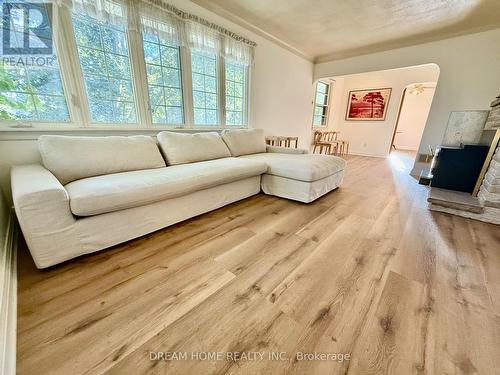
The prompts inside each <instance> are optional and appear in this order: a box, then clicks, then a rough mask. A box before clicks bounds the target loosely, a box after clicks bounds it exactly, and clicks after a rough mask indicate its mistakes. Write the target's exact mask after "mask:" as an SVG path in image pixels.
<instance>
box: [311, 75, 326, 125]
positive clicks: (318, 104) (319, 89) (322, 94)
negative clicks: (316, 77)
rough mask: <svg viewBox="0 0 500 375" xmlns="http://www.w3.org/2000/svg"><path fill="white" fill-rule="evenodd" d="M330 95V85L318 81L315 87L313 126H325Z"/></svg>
mask: <svg viewBox="0 0 500 375" xmlns="http://www.w3.org/2000/svg"><path fill="white" fill-rule="evenodd" d="M329 95H330V85H329V84H328V83H325V82H321V81H318V84H317V85H316V97H315V100H314V114H313V125H314V126H326V125H327V121H328V103H329V100H328V99H329Z"/></svg>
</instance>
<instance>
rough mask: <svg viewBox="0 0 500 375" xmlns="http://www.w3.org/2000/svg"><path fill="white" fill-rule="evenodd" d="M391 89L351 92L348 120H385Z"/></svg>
mask: <svg viewBox="0 0 500 375" xmlns="http://www.w3.org/2000/svg"><path fill="white" fill-rule="evenodd" d="M390 96H391V89H387V88H386V89H376V90H355V91H350V92H349V104H348V107H347V113H346V118H345V119H346V120H357V121H383V120H385V113H386V111H387V105H388V103H389V97H390Z"/></svg>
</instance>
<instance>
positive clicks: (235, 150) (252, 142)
mask: <svg viewBox="0 0 500 375" xmlns="http://www.w3.org/2000/svg"><path fill="white" fill-rule="evenodd" d="M222 139H223V140H224V142H226V145H227V147H228V148H229V151H231V155H233V156H240V155H249V154H257V153H259V152H266V139H265V137H264V130H262V129H243V130H224V131H223V132H222Z"/></svg>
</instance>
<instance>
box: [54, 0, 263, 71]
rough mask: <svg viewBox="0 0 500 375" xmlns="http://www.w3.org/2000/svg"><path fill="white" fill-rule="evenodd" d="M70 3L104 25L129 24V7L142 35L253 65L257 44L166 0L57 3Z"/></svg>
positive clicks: (62, 0) (135, 26)
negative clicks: (139, 23)
mask: <svg viewBox="0 0 500 375" xmlns="http://www.w3.org/2000/svg"><path fill="white" fill-rule="evenodd" d="M55 1H60V2H66V1H68V2H71V1H72V6H73V11H76V12H78V13H83V14H86V15H88V16H90V17H93V18H96V19H98V20H101V21H104V22H110V23H112V24H115V25H123V26H125V27H128V28H129V29H130V30H135V31H136V30H137V28H138V25H127V5H129V6H132V7H134V8H135V9H137V10H138V12H139V15H140V20H141V26H140V28H141V30H142V32H145V33H148V34H153V35H158V36H160V37H161V38H162V39H164V40H167V41H169V42H171V43H172V44H174V45H177V46H186V47H188V48H191V49H195V50H199V51H203V52H208V53H214V54H216V55H218V56H221V57H223V58H225V59H228V60H231V61H232V62H236V63H239V64H242V65H246V66H248V65H251V64H252V63H253V53H254V46H255V43H253V42H251V41H249V40H247V39H245V38H242V37H240V36H238V35H236V34H234V33H232V32H230V31H228V30H226V29H224V28H223V27H220V26H218V25H215V24H212V23H210V22H208V21H206V20H204V19H201V18H199V17H197V16H195V15H192V14H189V13H186V12H183V11H181V10H179V9H177V8H175V7H174V6H172V5H170V4H168V3H166V2H164V1H163V0H55Z"/></svg>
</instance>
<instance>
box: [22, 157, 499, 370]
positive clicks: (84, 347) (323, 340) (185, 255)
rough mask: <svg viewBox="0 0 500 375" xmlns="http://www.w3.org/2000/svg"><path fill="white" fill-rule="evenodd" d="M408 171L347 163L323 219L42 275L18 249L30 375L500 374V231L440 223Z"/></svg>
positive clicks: (177, 237)
mask: <svg viewBox="0 0 500 375" xmlns="http://www.w3.org/2000/svg"><path fill="white" fill-rule="evenodd" d="M410 166H411V155H408V154H404V153H395V154H393V155H392V156H391V157H390V158H388V159H378V158H365V157H350V158H349V159H348V169H347V176H346V178H345V182H344V184H343V186H342V187H341V188H340V189H338V190H337V191H335V192H332V193H330V194H328V195H327V196H325V197H322V198H321V199H319V200H317V201H316V202H314V203H312V204H309V205H304V204H300V203H296V202H292V201H287V200H284V199H280V198H276V197H271V196H266V195H258V196H255V197H252V198H249V199H246V200H244V201H241V202H238V203H236V204H233V205H231V206H229V207H225V208H222V209H220V210H217V211H215V212H211V213H209V214H206V215H203V216H200V217H198V218H194V219H192V220H189V221H186V222H183V223H180V224H178V225H176V226H173V227H170V228H166V229H164V230H162V231H159V232H156V233H153V234H151V235H148V236H145V237H143V238H140V239H137V240H135V241H131V242H129V243H127V244H124V245H121V246H117V247H115V248H113V249H110V250H108V251H103V252H99V253H97V254H94V255H90V256H85V257H82V258H80V259H77V260H74V261H70V262H67V263H65V264H63V265H60V266H56V267H53V268H51V269H49V270H45V271H39V270H36V269H35V267H34V265H33V262H32V261H31V258H30V256H29V253H28V251H27V250H26V248H25V247H22V248H21V250H20V255H19V302H18V343H17V356H18V357H17V358H18V359H17V366H18V373H19V374H64V375H68V374H102V373H107V374H212V373H214V374H222V373H230V374H345V373H347V374H371V373H378V374H398V375H400V374H424V373H425V374H499V373H500V355H499V353H500V228H499V227H498V226H494V225H489V224H485V223H481V222H477V221H472V220H467V219H464V218H460V217H455V216H450V215H447V214H441V213H432V212H430V211H428V210H427V208H426V201H425V200H426V196H427V191H426V188H425V187H423V186H419V185H418V184H417V183H416V181H415V180H414V179H413V178H411V177H410V176H409V175H408V171H409V168H410ZM103 230H105V228H103ZM150 352H175V353H180V354H182V353H184V352H186V353H189V356H191V355H192V354H191V353H197V352H238V353H249V352H259V353H263V355H264V360H250V359H248V360H235V359H234V358H233V360H231V359H229V360H220V361H217V360H208V361H201V360H193V359H191V357H189V358H188V360H174V359H172V360H166V361H151V360H150V357H151V355H152V354H151V353H150ZM271 352H280V353H281V354H279V355H280V359H281V360H268V359H267V358H268V357H267V356H268V355H269V353H271ZM298 352H304V353H314V352H316V353H346V354H350V358H351V359H350V360H349V361H338V360H332V358H330V359H329V360H326V361H321V360H309V361H304V360H299V358H298V356H297V353H298Z"/></svg>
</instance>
